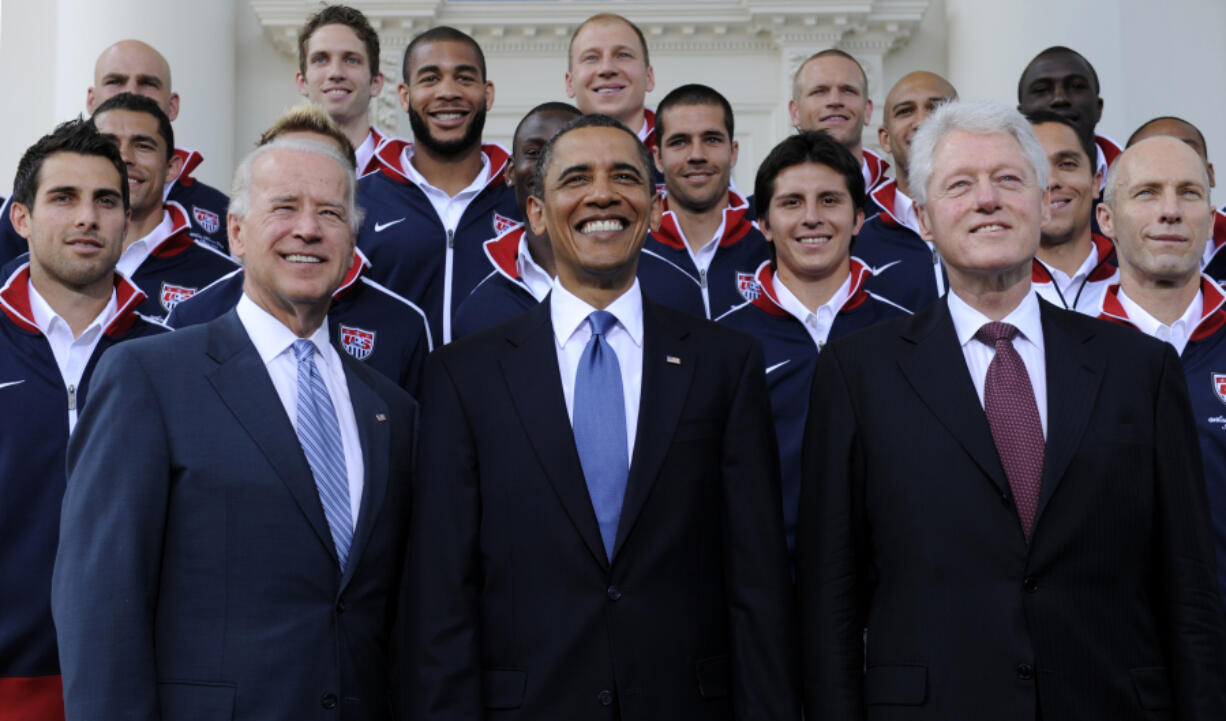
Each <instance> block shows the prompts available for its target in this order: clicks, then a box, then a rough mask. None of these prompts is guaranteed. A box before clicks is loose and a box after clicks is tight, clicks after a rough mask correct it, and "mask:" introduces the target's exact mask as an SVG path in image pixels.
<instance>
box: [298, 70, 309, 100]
mask: <svg viewBox="0 0 1226 721" xmlns="http://www.w3.org/2000/svg"><path fill="white" fill-rule="evenodd" d="M294 85H296V86H298V94H299V95H301V96H302V97H304V98H309V97H310V95H308V94H307V82H306V76H305V75H303V74H302V73H294Z"/></svg>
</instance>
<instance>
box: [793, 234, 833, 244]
mask: <svg viewBox="0 0 1226 721" xmlns="http://www.w3.org/2000/svg"><path fill="white" fill-rule="evenodd" d="M830 238H831V236H829V235H806V236H803V237H800V238H797V239H796V242H797V243H800V244H801V245H825V244H826V243H829V242H830Z"/></svg>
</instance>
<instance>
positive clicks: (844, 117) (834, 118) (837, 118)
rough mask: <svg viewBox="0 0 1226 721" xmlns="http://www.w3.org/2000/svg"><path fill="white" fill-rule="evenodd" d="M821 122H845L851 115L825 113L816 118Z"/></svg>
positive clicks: (848, 120) (849, 119)
mask: <svg viewBox="0 0 1226 721" xmlns="http://www.w3.org/2000/svg"><path fill="white" fill-rule="evenodd" d="M818 121H819V122H822V123H847V122H850V121H851V117H850V116H847V115H827V116H826V117H824V118H818Z"/></svg>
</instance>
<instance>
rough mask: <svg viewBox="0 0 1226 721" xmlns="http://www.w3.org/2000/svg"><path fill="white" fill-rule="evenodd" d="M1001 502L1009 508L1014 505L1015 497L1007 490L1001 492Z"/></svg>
mask: <svg viewBox="0 0 1226 721" xmlns="http://www.w3.org/2000/svg"><path fill="white" fill-rule="evenodd" d="M1000 502H1001V503H1003V504H1005V508H1009V507H1011V506H1012V505H1013V497H1012V496H1010V495H1009V494H1008V493H1007V492H1006V493H1002V494H1000Z"/></svg>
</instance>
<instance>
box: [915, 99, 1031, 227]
mask: <svg viewBox="0 0 1226 721" xmlns="http://www.w3.org/2000/svg"><path fill="white" fill-rule="evenodd" d="M955 130H961V131H963V132H966V133H974V134H976V135H990V134H994V133H1005V134H1008V135H1011V136H1013V139H1014V140H1016V141H1017V144H1018V145H1020V146H1021V148H1022V155H1023V157H1025V158H1026V161H1027V162H1029V163H1030V165H1031V167H1032V168H1034V175H1035V177H1036V178H1037V179H1038V182H1039V189H1040V190H1046V189H1047V179H1048V177H1049V176H1050V174H1051V168H1050V167H1049V166H1048V163H1047V155H1046V154H1045V153H1044V152H1043V146H1042V145H1040V144H1039V139H1038V138H1036V137H1035V135H1034V130H1032V129H1031V127H1030V123H1029V122H1027V120H1026V118H1025V117H1023V116H1022V114H1021V113H1019V112H1018V111H1017V110H1015V109H1014V108H1011V107H1009V106H1008V105H1005V104H1004V103H1001V102H998V101H995V100H951V101H950V102H948V103H944V104H943V105H941V106H940V107H938V108H937V109H935V110H933V111H932V114H931V115H929V116H928V117H927V118H926V119H925V120H924V122H923V123H921V124H920V126H919V129H918V130H916V131H915V137H913V138H912V139H911V162H910V167H909V174H910V181H911V195H912V197H913V198H914V199H915V202H917V203H919V204H921V205H922V204H923V203H925V202H926V201H927V199H928V181H929V180H930V179H931V178H932V173H933V171H934V168H933V156H935V155H936V149H937V145H939V144H940V142H941V141H942V140H943V139H944V138H945V136H946V135H949V134H950V133H952V132H954V131H955Z"/></svg>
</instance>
